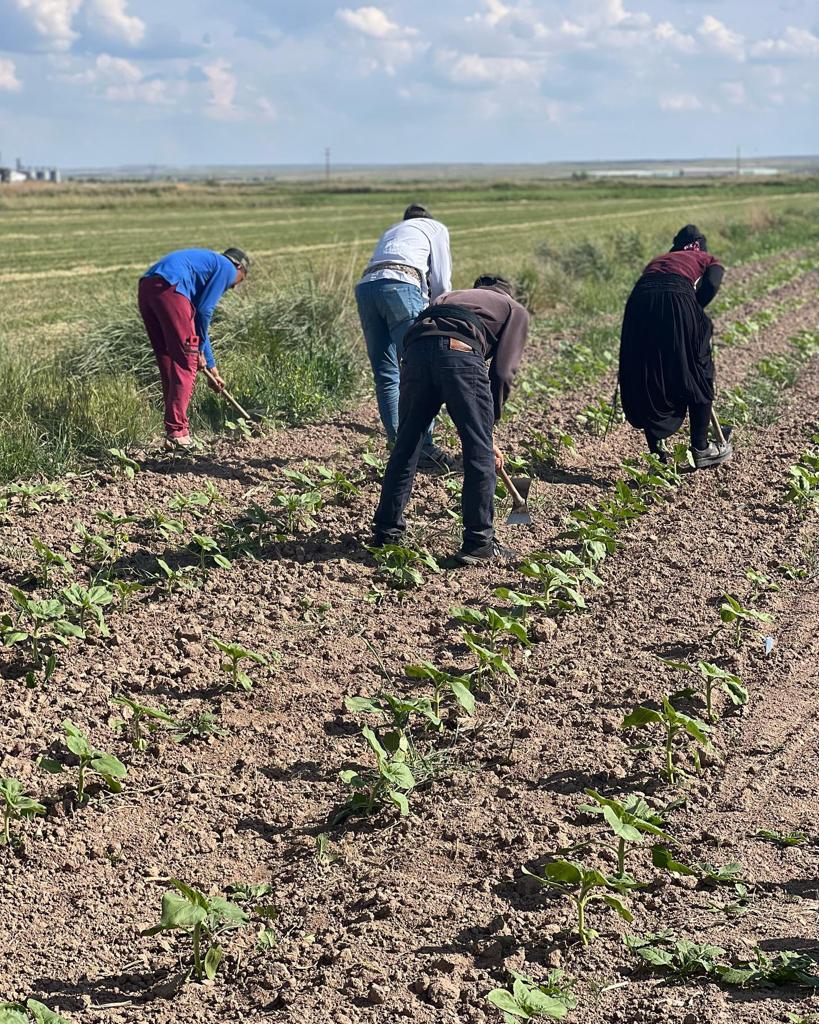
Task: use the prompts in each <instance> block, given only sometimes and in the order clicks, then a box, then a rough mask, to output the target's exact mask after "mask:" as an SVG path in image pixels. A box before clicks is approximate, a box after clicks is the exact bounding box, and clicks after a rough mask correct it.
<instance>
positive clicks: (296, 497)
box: [274, 491, 322, 536]
mask: <svg viewBox="0 0 819 1024" xmlns="http://www.w3.org/2000/svg"><path fill="white" fill-rule="evenodd" d="M274 501H275V503H276V505H277V506H278V508H279V509H280V510H281V515H282V530H283V532H284V533H285V534H288V535H290V536H292V535H293V534H295V533H297V532H298V531H299V530H300V529H302V528H304V527H307V528H309V529H312V528H313V527H314V526H315V525H316V521H315V519H313V516H312V513H313V512H317V511H318V510H319V509H320V508H321V505H322V497H321V492H320V491H304V492H303V493H302V494H292V493H290V492H289V491H277V492H276V494H275V495H274Z"/></svg>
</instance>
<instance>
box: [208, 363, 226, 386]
mask: <svg viewBox="0 0 819 1024" xmlns="http://www.w3.org/2000/svg"><path fill="white" fill-rule="evenodd" d="M208 387H209V388H211V389H212V390H213V391H217V392H218V391H222V390H223V389H224V387H225V382H224V381H223V380H222V378H221V377H220V376H219V371H218V370H217V369H216V367H215V366H213V367H211V369H210V371H209V373H208Z"/></svg>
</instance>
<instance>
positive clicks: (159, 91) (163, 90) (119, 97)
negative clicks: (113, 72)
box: [104, 78, 179, 107]
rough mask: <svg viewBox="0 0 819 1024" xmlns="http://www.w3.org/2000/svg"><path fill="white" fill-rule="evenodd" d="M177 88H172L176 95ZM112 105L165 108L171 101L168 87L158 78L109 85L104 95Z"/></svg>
mask: <svg viewBox="0 0 819 1024" xmlns="http://www.w3.org/2000/svg"><path fill="white" fill-rule="evenodd" d="M178 91H179V90H178V88H177V87H176V86H175V87H174V92H175V94H177V95H178ZM104 96H105V98H106V99H107V100H111V102H112V103H150V104H151V105H152V106H157V107H161V106H167V105H168V104H169V103H170V102H171V100H170V97H169V95H168V86H167V83H166V82H163V81H162V80H161V79H159V78H152V79H149V80H147V81H146V80H142V81H139V82H125V83H124V84H123V85H109V86H108V87H107V88H106V90H105V93H104Z"/></svg>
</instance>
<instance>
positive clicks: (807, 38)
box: [751, 25, 819, 58]
mask: <svg viewBox="0 0 819 1024" xmlns="http://www.w3.org/2000/svg"><path fill="white" fill-rule="evenodd" d="M751 55H752V56H753V57H767V58H776V57H819V36H816V35H814V33H813V32H811V31H809V30H808V29H806V28H794V27H793V26H792V25H791V26H788V28H786V29H785V31H784V33H783V34H782V36H781V37H780V38H779V39H761V40H760V41H759V42H758V43H754V44H753V46H752V47H751Z"/></svg>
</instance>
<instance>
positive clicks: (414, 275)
mask: <svg viewBox="0 0 819 1024" xmlns="http://www.w3.org/2000/svg"><path fill="white" fill-rule="evenodd" d="M451 290H452V257H451V255H450V249H449V232H448V231H447V229H446V227H445V226H444V225H443V224H442V223H441V222H440V221H437V220H435V219H434V218H433V217H432V215H431V214H430V213H429V211H428V210H427V209H426V208H425V207H423V206H420V205H418V204H412V205H411V206H408V207H407V209H406V210H405V211H404V219H403V220H402V221H399V223H398V224H393V225H392V227H390V228H387V230H386V231H385V232H384V234H383V235H382V236H381V238H380V239H379V240H378V244H377V245H376V247H375V252H374V253H373V255H372V258H371V260H370V262H369V263H368V264H367V266H366V268H365V270H364V274H363V276H362V278H361V280H360V281H359V283H358V284H357V285H356V289H355V297H356V303H357V304H358V315H359V317H360V318H361V329H362V330H363V332H364V339H365V341H366V343H367V355H368V356H369V359H370V365H371V366H372V370H373V377H374V379H375V396H376V400H377V402H378V413H379V415H380V417H381V422H382V423H383V424H384V430H385V431H386V434H387V441H388V442H389V444H390V445H392V444H394V443H395V438H396V436H397V434H398V390H399V367H400V364H401V355H402V346H403V341H404V335H405V334H406V333H407V331H408V330H409V328H410V327H411V326H412V324H413V322H414V321H415V318H416V317H417V315H418V314H419V313H420V312H421V311H422V310H423V309H425V308H426V307H427V306H428V305H429V303H430V302H433V301H434V300H435V299H437V298H438V297H439V296H440V295H443V294H444V293H445V292H449V291H451ZM434 425H435V423H434V421H433V422H432V423H431V424H430V426H429V430H428V431H427V433H426V436H425V437H424V443H423V448H422V450H421V459H420V461H419V463H418V465H419V467H420V468H422V469H443V470H450V469H452V468H453V466H454V459H453V458H452V456H451V455H449V454H448V453H447V452H445V451H444V449H443V448H440V447H439V446H438V445H436V444H435V443H434V442H433V439H432V431H433V427H434Z"/></svg>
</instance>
